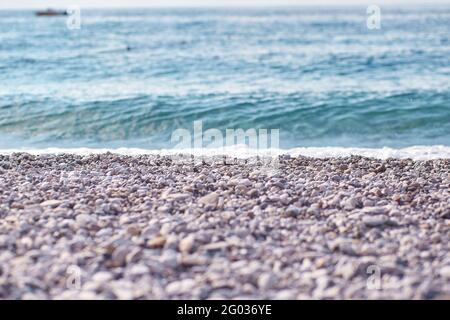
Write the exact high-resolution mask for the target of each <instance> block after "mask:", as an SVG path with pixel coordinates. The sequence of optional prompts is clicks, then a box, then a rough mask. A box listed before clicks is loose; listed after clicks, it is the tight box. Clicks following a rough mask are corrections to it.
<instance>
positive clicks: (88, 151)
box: [0, 145, 450, 160]
mask: <svg viewBox="0 0 450 320" xmlns="http://www.w3.org/2000/svg"><path fill="white" fill-rule="evenodd" d="M15 153H18V154H20V153H28V154H31V155H44V154H45V155H60V154H73V155H80V156H88V155H98V154H105V153H113V154H116V155H120V156H144V155H153V156H156V155H159V156H173V155H180V154H181V155H195V156H202V157H204V156H205V157H211V156H223V155H226V156H229V157H234V158H241V159H242V158H250V157H255V156H269V157H275V156H284V155H288V156H291V157H299V156H304V157H310V158H321V159H324V158H334V157H338V158H344V157H351V156H361V157H366V158H374V159H380V160H386V159H389V158H393V159H412V160H436V159H450V146H445V145H431V146H426V145H416V146H409V147H404V148H390V147H382V148H356V147H297V148H290V149H270V148H269V149H264V150H255V149H250V148H248V147H247V146H246V145H235V146H232V147H223V148H203V149H142V148H88V147H83V148H58V147H54V148H34V149H33V148H20V149H0V155H12V154H15Z"/></svg>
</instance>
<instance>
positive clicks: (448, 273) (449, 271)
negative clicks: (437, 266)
mask: <svg viewBox="0 0 450 320" xmlns="http://www.w3.org/2000/svg"><path fill="white" fill-rule="evenodd" d="M439 274H440V275H441V276H442V277H443V278H445V279H450V266H445V267H443V268H441V270H439Z"/></svg>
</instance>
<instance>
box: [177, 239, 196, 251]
mask: <svg viewBox="0 0 450 320" xmlns="http://www.w3.org/2000/svg"><path fill="white" fill-rule="evenodd" d="M194 242H195V237H194V236H193V235H189V236H187V237H186V238H184V239H182V240H181V241H180V243H179V245H178V249H179V250H180V251H181V252H182V253H189V252H191V250H192V248H193V247H194Z"/></svg>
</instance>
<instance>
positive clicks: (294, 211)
mask: <svg viewBox="0 0 450 320" xmlns="http://www.w3.org/2000/svg"><path fill="white" fill-rule="evenodd" d="M299 214H300V209H299V208H297V207H296V206H289V207H288V208H287V209H286V211H285V212H284V215H285V216H286V217H294V218H295V217H297V216H298V215H299Z"/></svg>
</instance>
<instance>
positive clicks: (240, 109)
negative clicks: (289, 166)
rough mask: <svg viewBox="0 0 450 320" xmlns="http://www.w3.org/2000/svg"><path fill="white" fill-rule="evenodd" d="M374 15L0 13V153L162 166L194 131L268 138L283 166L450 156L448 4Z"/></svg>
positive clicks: (335, 11) (291, 10)
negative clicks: (303, 159)
mask: <svg viewBox="0 0 450 320" xmlns="http://www.w3.org/2000/svg"><path fill="white" fill-rule="evenodd" d="M379 9H380V11H379V13H380V15H379V16H377V17H378V18H379V25H377V26H376V27H374V25H373V24H370V23H369V21H368V19H372V18H373V16H372V13H370V12H368V11H367V7H365V6H353V7H325V6H324V7H311V6H309V7H260V8H158V9H157V8H154V9H139V8H134V9H96V10H90V9H83V8H80V15H79V16H77V17H75V18H77V19H78V18H79V19H78V20H77V21H78V22H79V25H78V26H77V25H75V27H74V25H73V24H71V23H70V21H69V19H73V18H74V16H55V17H38V16H36V15H35V12H34V11H33V10H22V11H6V10H3V11H0V153H1V152H2V151H3V153H8V152H16V151H30V152H35V153H39V152H42V153H45V152H58V151H66V152H75V153H77V152H78V153H95V152H103V151H106V150H113V151H114V150H115V151H117V152H118V153H124V154H139V153H163V152H165V151H167V150H171V149H172V148H173V147H174V145H175V142H174V140H173V133H174V132H175V131H176V130H177V129H186V130H188V131H193V130H194V129H193V126H194V122H195V121H201V122H202V125H203V130H204V131H206V130H208V129H217V130H219V131H220V132H223V134H224V135H225V132H226V130H227V129H243V130H249V129H255V130H256V131H257V132H259V131H258V130H261V129H266V130H268V131H269V132H270V130H278V131H279V143H278V144H277V146H276V147H277V149H278V150H279V152H281V153H295V152H297V153H300V154H305V155H309V156H339V155H349V154H362V155H367V156H375V157H380V158H386V157H412V158H418V159H430V158H450V6H444V5H441V6H434V7H433V6H414V5H410V6H406V5H405V6H402V7H392V6H386V7H383V6H382V7H380V8H379ZM370 21H372V20H370ZM78 27H79V28H78Z"/></svg>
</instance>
